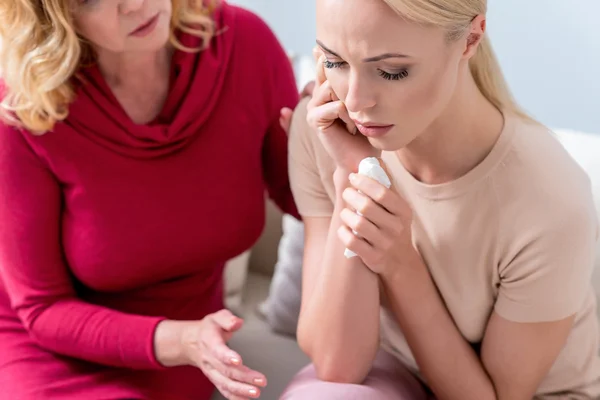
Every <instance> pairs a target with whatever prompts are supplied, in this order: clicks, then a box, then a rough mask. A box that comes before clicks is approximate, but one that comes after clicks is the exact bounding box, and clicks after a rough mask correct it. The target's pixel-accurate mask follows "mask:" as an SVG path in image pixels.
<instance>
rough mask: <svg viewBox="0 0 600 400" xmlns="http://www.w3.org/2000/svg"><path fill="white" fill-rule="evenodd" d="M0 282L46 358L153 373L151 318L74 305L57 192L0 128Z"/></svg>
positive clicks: (25, 149) (22, 146)
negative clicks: (58, 356) (49, 354)
mask: <svg viewBox="0 0 600 400" xmlns="http://www.w3.org/2000/svg"><path fill="white" fill-rule="evenodd" d="M0 191H1V192H2V196H0V221H2V223H0V279H2V282H3V285H4V287H5V290H6V292H7V293H8V296H9V298H10V302H11V305H12V308H13V309H14V310H15V311H16V313H17V314H18V316H19V318H20V319H21V321H22V322H23V326H24V327H25V329H26V330H27V331H28V332H29V334H30V335H31V338H32V339H33V340H35V342H36V343H37V344H38V345H39V346H40V347H43V348H45V349H47V350H50V351H52V352H55V353H58V354H62V355H66V356H71V357H76V358H80V359H84V360H88V361H92V362H96V363H101V364H106V365H111V366H117V367H128V368H140V369H145V368H161V366H160V365H159V364H158V363H157V361H156V359H155V356H154V351H153V335H154V330H155V327H156V326H157V324H158V323H159V322H160V321H161V320H162V318H159V317H146V316H139V315H129V314H124V313H121V312H117V311H113V310H110V309H107V308H104V307H98V306H95V305H92V304H89V303H86V302H83V301H81V300H79V299H78V298H77V295H76V293H75V290H74V288H73V285H72V281H71V277H70V274H69V271H68V268H67V266H66V264H65V260H64V255H63V254H62V251H61V244H60V240H61V239H60V231H61V228H60V226H61V221H60V219H61V207H62V205H61V192H60V188H59V184H58V182H56V180H55V178H54V177H53V175H52V174H51V173H50V172H49V171H48V170H47V169H46V168H45V167H44V166H43V165H42V164H41V162H40V161H39V159H38V158H37V156H36V155H35V154H34V153H33V151H32V150H31V149H30V148H29V146H28V145H27V143H26V142H25V140H24V139H23V137H22V134H21V133H19V132H17V131H16V130H13V129H9V128H6V127H4V126H2V125H0Z"/></svg>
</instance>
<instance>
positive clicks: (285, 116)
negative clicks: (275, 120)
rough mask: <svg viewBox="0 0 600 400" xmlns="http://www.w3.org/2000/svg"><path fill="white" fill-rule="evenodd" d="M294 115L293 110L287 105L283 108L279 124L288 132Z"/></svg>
mask: <svg viewBox="0 0 600 400" xmlns="http://www.w3.org/2000/svg"><path fill="white" fill-rule="evenodd" d="M292 115H293V111H292V110H291V109H289V108H287V107H284V108H282V109H281V114H280V116H279V125H281V128H283V130H284V131H285V132H286V133H289V132H290V126H291V125H292Z"/></svg>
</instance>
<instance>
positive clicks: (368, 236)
mask: <svg viewBox="0 0 600 400" xmlns="http://www.w3.org/2000/svg"><path fill="white" fill-rule="evenodd" d="M340 218H341V219H342V222H343V223H344V224H346V226H347V227H349V228H350V229H351V230H353V231H354V232H355V234H357V235H358V236H360V237H361V238H362V239H364V240H366V241H367V242H368V243H369V244H370V245H372V246H374V247H377V243H381V242H383V240H384V239H385V237H384V236H383V233H382V232H381V230H380V229H379V228H378V227H377V226H376V225H375V224H374V223H373V222H371V221H369V220H368V219H367V218H365V217H363V216H361V215H358V214H357V213H355V212H354V211H351V210H350V209H348V208H344V209H343V210H342V212H341V213H340Z"/></svg>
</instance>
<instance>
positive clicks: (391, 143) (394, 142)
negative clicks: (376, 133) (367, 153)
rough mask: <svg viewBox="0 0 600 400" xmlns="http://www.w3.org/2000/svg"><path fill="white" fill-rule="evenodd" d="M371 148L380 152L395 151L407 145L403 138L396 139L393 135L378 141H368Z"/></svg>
mask: <svg viewBox="0 0 600 400" xmlns="http://www.w3.org/2000/svg"><path fill="white" fill-rule="evenodd" d="M369 143H371V146H373V147H375V148H376V149H377V150H381V151H397V150H400V149H402V148H403V147H406V146H407V145H408V143H409V141H408V140H406V139H405V138H398V137H397V136H395V135H393V134H392V135H388V136H386V137H382V138H378V139H369Z"/></svg>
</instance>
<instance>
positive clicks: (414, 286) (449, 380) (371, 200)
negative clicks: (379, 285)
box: [342, 176, 597, 400]
mask: <svg viewBox="0 0 600 400" xmlns="http://www.w3.org/2000/svg"><path fill="white" fill-rule="evenodd" d="M351 182H352V183H353V188H351V189H347V190H346V192H345V193H344V199H345V200H346V202H347V203H348V207H349V209H347V210H345V212H344V214H342V216H343V219H344V223H345V225H346V227H347V229H354V230H356V231H357V232H358V233H359V235H360V236H361V237H362V238H364V239H365V240H364V241H363V240H359V241H356V240H354V241H348V243H347V246H348V247H350V248H351V250H353V251H354V252H355V253H357V254H358V255H359V256H360V257H361V258H362V259H363V261H365V263H366V265H367V266H368V267H369V268H370V269H371V270H373V271H375V272H377V273H378V274H379V275H380V277H381V280H382V282H383V286H384V291H385V293H386V295H387V298H388V299H389V302H390V305H391V308H392V310H393V312H394V314H395V316H396V319H397V321H398V324H399V326H400V328H401V329H402V332H403V333H404V335H405V337H406V340H407V342H408V345H409V347H410V349H411V352H412V354H413V355H414V357H415V359H416V361H417V364H418V366H419V369H420V370H421V373H422V374H423V376H424V377H425V379H426V381H427V383H428V384H429V385H430V387H431V388H432V389H433V391H434V393H435V395H436V397H437V398H438V399H442V400H445V399H448V400H454V399H456V400H458V399H460V400H464V399H477V400H496V399H498V400H526V399H527V400H529V399H531V398H532V397H533V396H534V395H535V393H536V391H537V389H538V387H539V385H540V383H541V382H542V380H543V378H544V377H545V376H546V375H547V374H548V372H549V370H550V368H551V367H552V365H553V364H554V362H555V360H556V358H557V357H558V355H559V353H560V351H561V350H562V348H563V347H564V345H565V343H566V340H567V337H568V335H569V333H570V331H571V328H572V325H573V321H574V315H575V314H576V313H577V311H578V310H579V309H580V307H581V304H582V303H583V300H584V298H585V296H586V295H587V290H583V289H584V288H587V287H588V286H589V281H590V278H591V269H592V265H593V258H594V251H595V241H596V229H597V226H596V223H595V212H594V207H593V203H592V202H591V201H587V199H588V198H589V199H591V196H586V197H585V198H584V200H586V201H580V200H581V198H577V197H576V196H574V198H575V200H574V201H573V203H572V204H568V203H567V202H565V201H562V200H563V199H560V198H559V202H557V203H559V204H558V205H560V206H561V207H560V208H559V207H556V206H557V204H550V208H548V209H547V210H546V209H544V208H542V209H541V212H540V215H541V216H542V217H543V218H542V219H539V221H537V223H535V224H533V225H532V224H531V221H525V222H523V221H519V223H520V224H521V225H523V224H524V223H525V224H527V225H526V226H528V227H529V229H528V231H527V232H526V234H525V235H524V238H526V239H527V241H525V240H521V241H517V242H518V245H517V246H510V245H508V246H507V248H510V249H511V250H510V251H508V250H505V251H507V252H508V253H509V254H506V255H505V257H503V258H504V259H506V260H507V265H504V266H498V267H497V268H498V269H499V271H498V272H499V275H500V286H499V289H498V298H497V299H496V304H495V309H494V311H493V312H492V315H491V318H490V320H489V321H488V325H487V329H486V332H485V335H484V338H483V343H482V359H481V360H480V359H479V356H478V354H476V352H475V351H474V350H473V349H472V347H471V345H470V343H468V342H467V341H466V340H465V339H464V337H463V336H462V334H461V333H460V331H459V330H458V328H457V327H456V325H455V324H454V321H453V320H452V317H451V315H450V314H449V313H448V311H447V309H446V307H445V305H444V302H443V300H442V298H441V297H440V294H439V292H438V291H437V289H436V287H435V284H434V282H433V280H432V278H431V276H430V274H429V271H428V269H427V267H426V265H425V263H424V261H423V259H422V257H421V255H420V254H419V253H418V252H417V250H415V248H414V246H413V244H412V236H411V229H410V227H411V225H412V212H411V210H410V208H409V206H408V204H407V203H406V202H405V201H404V200H403V199H402V198H401V196H400V195H398V194H397V193H395V192H394V191H393V190H389V189H386V188H385V187H383V186H381V185H379V184H378V183H377V182H375V181H373V180H370V179H368V178H364V177H361V176H353V177H352V178H351ZM547 202H549V201H548V200H547ZM546 205H548V203H547V204H546ZM540 207H541V206H540ZM350 209H355V210H359V211H360V213H361V214H362V215H363V216H362V217H361V216H357V215H356V214H355V213H353V212H351V211H350ZM551 209H553V210H554V213H553V214H552V213H550V212H545V211H550V210H551ZM557 210H560V212H557ZM536 211H537V212H539V211H540V210H539V209H538V210H536ZM550 215H552V218H551V217H549V216H550ZM508 222H509V223H511V224H513V228H512V229H506V231H503V230H501V231H502V232H519V230H514V226H515V225H514V224H515V221H514V219H509V220H508ZM519 228H521V227H519ZM523 229H525V227H523ZM512 236H514V235H512ZM512 236H511V237H510V238H508V239H507V241H508V242H510V243H514V242H515V238H514V237H512ZM499 242H500V244H499V245H502V244H503V241H502V240H499ZM557 291H558V293H557Z"/></svg>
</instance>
